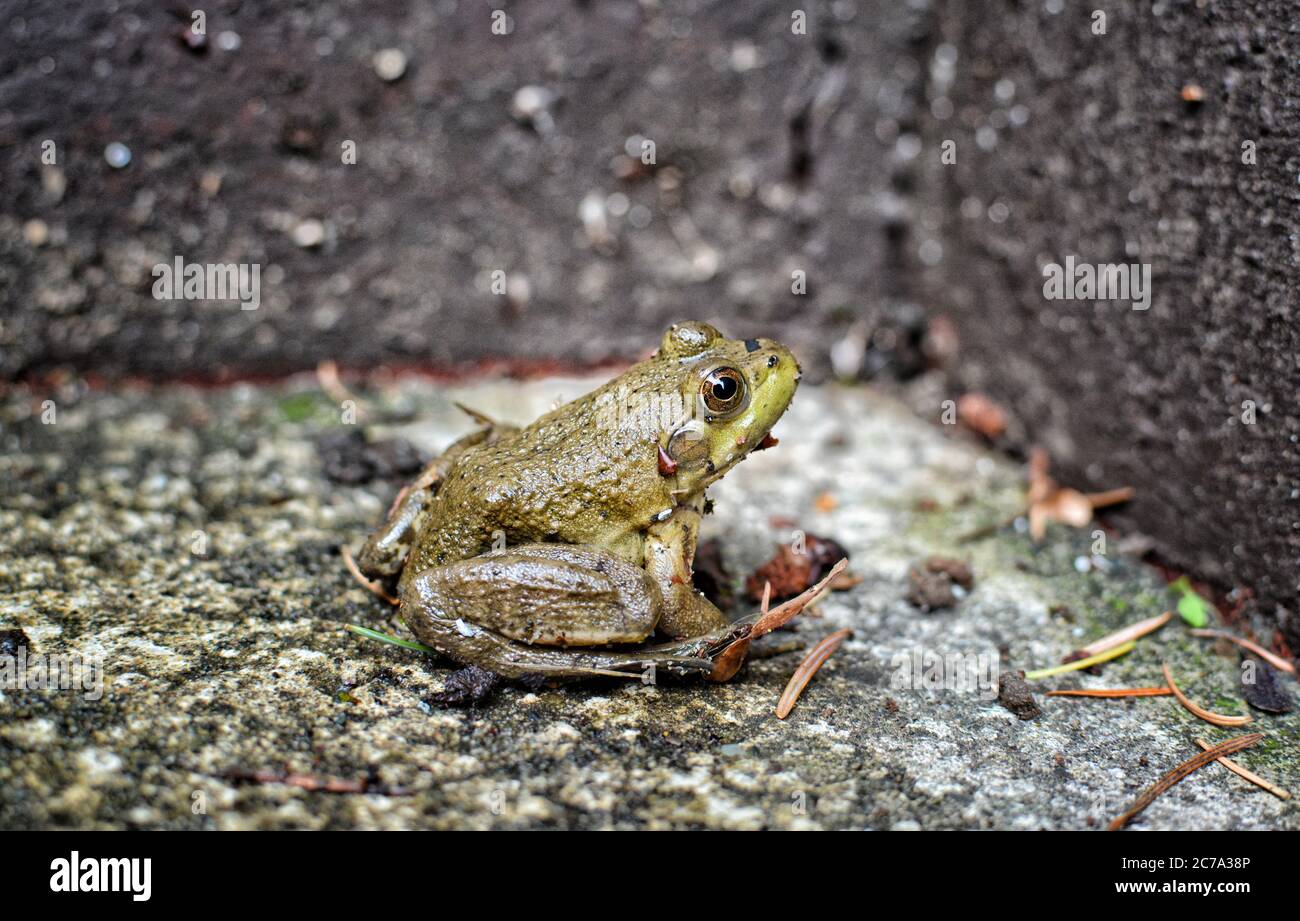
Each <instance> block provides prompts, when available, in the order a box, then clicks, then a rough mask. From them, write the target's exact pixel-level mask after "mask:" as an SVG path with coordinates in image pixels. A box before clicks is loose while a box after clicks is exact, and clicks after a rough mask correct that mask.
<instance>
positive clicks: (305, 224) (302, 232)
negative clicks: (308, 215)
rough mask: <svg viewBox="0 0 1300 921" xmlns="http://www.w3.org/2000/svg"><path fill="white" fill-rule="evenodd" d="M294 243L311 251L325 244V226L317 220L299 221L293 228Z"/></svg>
mask: <svg viewBox="0 0 1300 921" xmlns="http://www.w3.org/2000/svg"><path fill="white" fill-rule="evenodd" d="M292 236H293V242H294V243H297V244H298V245H299V246H301V247H302V248H303V249H311V248H313V247H316V246H320V245H321V244H322V243H324V242H325V225H324V224H322V223H321V222H320V221H317V220H306V221H299V222H298V223H297V224H296V225H295V226H294V228H293V234H292Z"/></svg>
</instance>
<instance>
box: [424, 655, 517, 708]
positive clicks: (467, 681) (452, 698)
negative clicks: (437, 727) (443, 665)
mask: <svg viewBox="0 0 1300 921" xmlns="http://www.w3.org/2000/svg"><path fill="white" fill-rule="evenodd" d="M500 683H501V676H500V675H498V674H496V672H490V671H488V670H487V669H486V668H479V667H478V666H477V665H467V666H465V667H464V668H462V669H461V670H460V671H457V672H453V673H452V674H451V676H450V677H449V678H448V679H447V682H446V685H445V686H444V687H443V690H442V692H441V693H438V694H434V695H433V698H432V699H433V702H434V703H436V704H442V705H443V706H447V707H473V706H476V705H478V704H480V703H482V702H483V701H484V700H486V699H487V698H488V697H489V696H490V695H491V694H492V691H493V690H495V689H496V687H497V685H499V684H500Z"/></svg>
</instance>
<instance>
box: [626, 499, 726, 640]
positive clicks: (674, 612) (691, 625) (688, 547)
mask: <svg viewBox="0 0 1300 921" xmlns="http://www.w3.org/2000/svg"><path fill="white" fill-rule="evenodd" d="M700 517H701V515H700V511H699V507H698V506H696V505H682V506H678V507H677V508H676V509H674V510H673V513H672V515H670V516H669V517H668V518H667V519H666V520H665V521H661V522H658V523H657V524H654V525H652V526H651V527H650V529H649V530H648V531H647V532H646V540H645V568H646V572H648V573H649V574H650V577H651V578H652V579H653V580H654V581H655V584H656V585H658V586H659V591H660V593H661V594H662V595H663V599H664V613H663V616H662V617H661V618H660V620H659V632H660V633H662V634H664V635H665V636H670V637H674V638H678V639H683V638H687V637H695V636H702V635H704V634H706V633H711V632H713V631H714V630H717V629H719V628H721V627H725V626H726V625H727V618H726V616H725V615H724V614H723V613H722V612H721V611H719V610H718V608H717V606H716V605H714V603H713V602H711V601H709V599H707V598H705V597H704V595H702V594H701V593H700V592H699V591H698V590H697V589H696V588H695V585H694V584H693V583H692V581H691V572H692V570H691V567H692V566H693V565H694V563H695V545H696V543H697V542H698V540H699V534H700Z"/></svg>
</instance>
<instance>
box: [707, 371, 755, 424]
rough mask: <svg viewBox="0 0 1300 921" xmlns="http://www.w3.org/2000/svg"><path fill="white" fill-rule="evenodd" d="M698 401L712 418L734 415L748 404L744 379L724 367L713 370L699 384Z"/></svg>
mask: <svg viewBox="0 0 1300 921" xmlns="http://www.w3.org/2000/svg"><path fill="white" fill-rule="evenodd" d="M700 399H701V400H703V401H704V408H705V409H706V410H707V411H708V412H709V414H710V415H712V416H731V415H735V414H736V413H738V412H740V411H741V410H742V409H744V408H745V406H746V405H747V404H748V403H749V391H748V388H747V387H746V386H745V378H744V376H743V375H742V374H741V373H740V372H739V371H737V370H736V369H735V368H732V367H728V366H726V365H722V366H720V367H717V368H714V369H713V370H711V371H710V372H709V373H708V374H706V375H704V380H703V381H701V382H700Z"/></svg>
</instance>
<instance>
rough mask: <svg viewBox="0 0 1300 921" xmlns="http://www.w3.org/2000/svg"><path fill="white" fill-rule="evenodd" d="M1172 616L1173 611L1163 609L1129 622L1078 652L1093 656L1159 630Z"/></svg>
mask: <svg viewBox="0 0 1300 921" xmlns="http://www.w3.org/2000/svg"><path fill="white" fill-rule="evenodd" d="M1173 616H1174V612H1173V611H1165V613H1163V614H1160V615H1157V616H1156V617H1148V618H1147V619H1146V620H1140V621H1138V622H1137V623H1135V624H1130V625H1129V626H1127V627H1125V628H1124V629H1123V630H1116V631H1115V632H1114V633H1112V634H1110V635H1109V636H1104V637H1102V638H1101V639H1099V640H1097V641H1096V642H1095V643H1089V644H1088V645H1087V646H1084V647H1083V648H1081V649H1080V650H1079V652H1082V653H1083V654H1084V655H1089V656H1095V655H1096V654H1097V653H1099V652H1105V651H1106V650H1107V649H1113V648H1115V647H1116V646H1121V645H1123V644H1124V643H1127V642H1128V641H1129V640H1136V639H1138V638H1139V637H1143V636H1146V635H1147V634H1148V633H1152V632H1154V631H1156V630H1159V629H1160V628H1161V627H1163V626H1164V625H1165V624H1167V623H1169V618H1171V617H1173Z"/></svg>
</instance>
